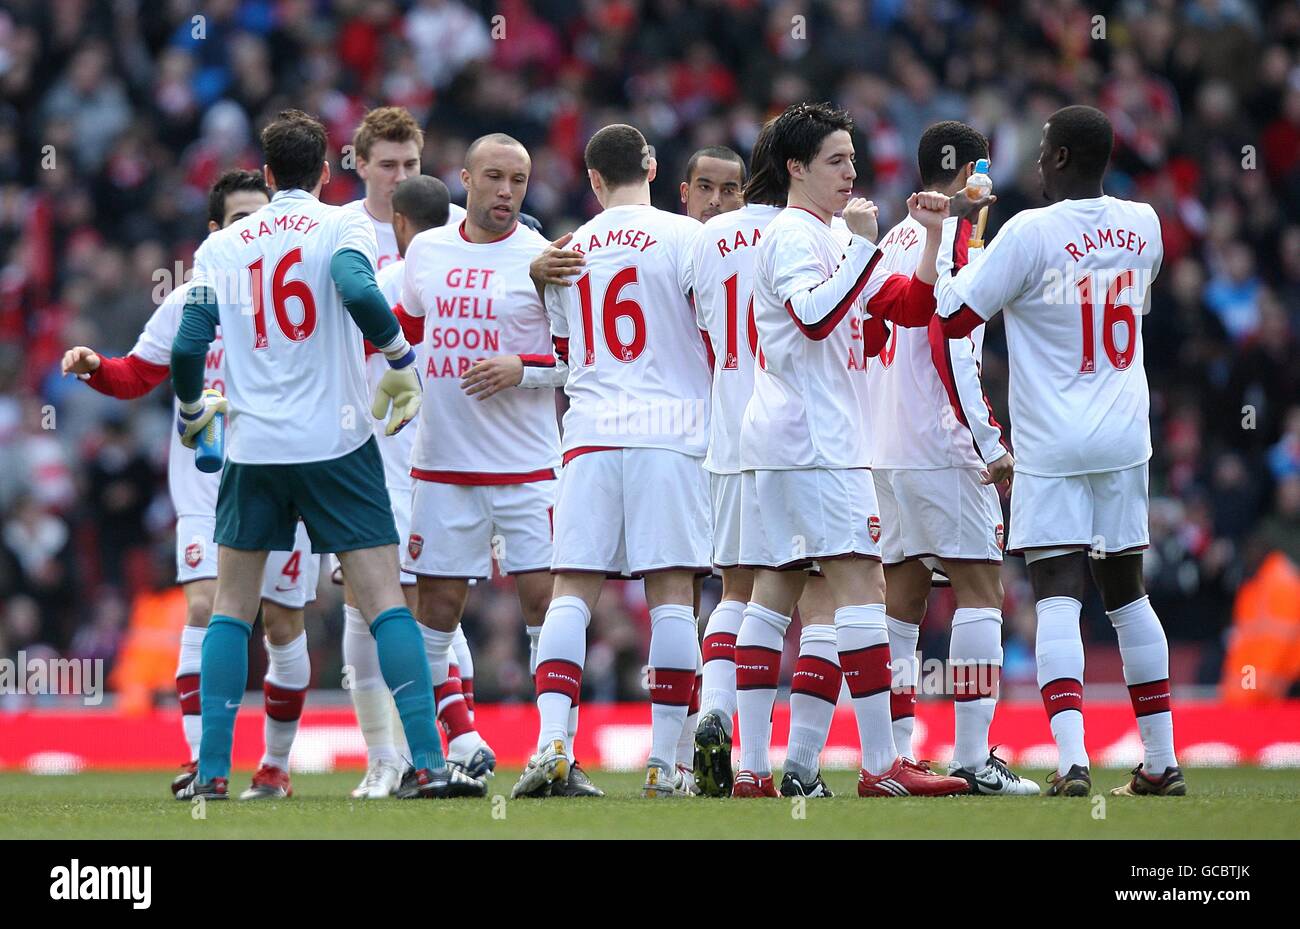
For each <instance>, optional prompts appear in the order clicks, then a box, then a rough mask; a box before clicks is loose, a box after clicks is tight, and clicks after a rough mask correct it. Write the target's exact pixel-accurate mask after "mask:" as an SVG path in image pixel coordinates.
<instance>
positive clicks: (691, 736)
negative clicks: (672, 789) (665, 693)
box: [677, 627, 704, 768]
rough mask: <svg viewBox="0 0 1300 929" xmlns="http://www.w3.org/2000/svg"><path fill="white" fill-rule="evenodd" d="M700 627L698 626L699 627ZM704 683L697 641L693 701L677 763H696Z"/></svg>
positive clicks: (702, 657) (688, 765) (692, 690)
mask: <svg viewBox="0 0 1300 929" xmlns="http://www.w3.org/2000/svg"><path fill="white" fill-rule="evenodd" d="M697 628H698V627H697ZM703 683H704V655H703V652H702V651H701V649H700V643H699V641H698V640H697V641H696V643H695V681H694V683H693V684H692V685H691V702H690V705H689V706H688V707H687V708H686V723H685V725H683V726H682V737H681V738H680V739H678V740H677V763H678V764H679V765H686V767H688V768H690V767H693V766H694V764H695V727H696V726H697V725H698V724H699V722H700V693H701V692H702V690H703Z"/></svg>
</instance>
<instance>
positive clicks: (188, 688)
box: [176, 626, 208, 761]
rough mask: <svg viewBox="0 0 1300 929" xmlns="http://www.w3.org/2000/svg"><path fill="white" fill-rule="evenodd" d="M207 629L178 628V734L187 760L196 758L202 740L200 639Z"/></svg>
mask: <svg viewBox="0 0 1300 929" xmlns="http://www.w3.org/2000/svg"><path fill="white" fill-rule="evenodd" d="M207 632H208V627H207V626H186V627H184V628H183V629H181V648H180V656H179V657H178V658H177V660H176V699H177V701H178V702H179V703H180V705H181V731H182V732H183V733H184V735H185V744H186V746H188V747H189V750H190V758H189V760H190V761H195V760H197V759H198V757H199V742H201V741H202V740H203V711H202V709H201V708H200V706H199V668H200V667H202V665H203V637H204V636H205V635H207Z"/></svg>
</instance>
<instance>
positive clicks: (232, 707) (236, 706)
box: [226, 700, 239, 710]
mask: <svg viewBox="0 0 1300 929" xmlns="http://www.w3.org/2000/svg"><path fill="white" fill-rule="evenodd" d="M226 709H228V710H237V709H239V704H238V703H231V702H230V701H229V700H227V701H226Z"/></svg>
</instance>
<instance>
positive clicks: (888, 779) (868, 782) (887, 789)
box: [858, 758, 970, 797]
mask: <svg viewBox="0 0 1300 929" xmlns="http://www.w3.org/2000/svg"><path fill="white" fill-rule="evenodd" d="M965 793H970V785H969V784H967V783H966V781H965V780H963V779H962V778H960V777H945V776H944V775H941V774H935V773H934V772H933V771H931V770H930V769H929V768H928V767H923V766H921V765H919V764H917V763H916V762H914V761H908V760H907V759H906V758H895V759H894V766H893V767H892V768H890V769H889V770H888V771H886V772H885V773H884V774H868V773H867V772H866V771H862V772H860V773H859V774H858V796H859V797H948V796H952V795H953V794H965Z"/></svg>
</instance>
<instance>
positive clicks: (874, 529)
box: [867, 516, 880, 542]
mask: <svg viewBox="0 0 1300 929" xmlns="http://www.w3.org/2000/svg"><path fill="white" fill-rule="evenodd" d="M867 532H869V533H871V541H873V542H879V541H880V517H879V516H870V517H868V518H867Z"/></svg>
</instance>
